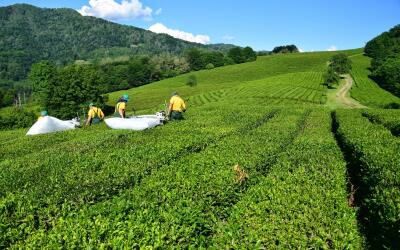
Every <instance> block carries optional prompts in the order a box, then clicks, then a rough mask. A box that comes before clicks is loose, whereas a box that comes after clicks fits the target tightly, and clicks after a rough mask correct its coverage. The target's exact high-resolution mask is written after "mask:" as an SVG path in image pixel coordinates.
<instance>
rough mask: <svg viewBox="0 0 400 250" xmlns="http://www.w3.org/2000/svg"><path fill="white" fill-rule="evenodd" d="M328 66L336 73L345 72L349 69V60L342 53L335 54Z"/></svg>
mask: <svg viewBox="0 0 400 250" xmlns="http://www.w3.org/2000/svg"><path fill="white" fill-rule="evenodd" d="M330 66H331V67H332V68H333V70H334V71H335V72H336V73H338V74H347V73H349V72H350V70H351V60H350V59H349V57H348V56H347V55H346V54H344V53H340V54H336V55H334V56H333V57H332V58H331V60H330Z"/></svg>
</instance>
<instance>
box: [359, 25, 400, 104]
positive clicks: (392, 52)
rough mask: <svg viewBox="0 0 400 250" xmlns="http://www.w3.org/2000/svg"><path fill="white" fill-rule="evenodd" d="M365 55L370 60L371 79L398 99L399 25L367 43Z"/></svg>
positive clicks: (399, 87) (399, 83) (399, 79)
mask: <svg viewBox="0 0 400 250" xmlns="http://www.w3.org/2000/svg"><path fill="white" fill-rule="evenodd" d="M365 54H366V55H368V56H370V57H371V58H372V61H371V69H372V77H373V78H374V79H375V80H376V81H377V82H378V84H379V85H380V86H381V87H383V88H384V89H386V90H388V91H390V92H392V93H393V94H395V95H397V96H398V97H400V76H399V73H398V72H399V67H400V66H399V65H400V25H396V26H395V27H393V28H392V29H390V30H389V31H388V32H384V33H382V34H380V35H379V36H377V37H375V38H374V39H372V40H371V41H369V42H368V43H367V44H366V46H365Z"/></svg>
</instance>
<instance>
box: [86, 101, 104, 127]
mask: <svg viewBox="0 0 400 250" xmlns="http://www.w3.org/2000/svg"><path fill="white" fill-rule="evenodd" d="M103 119H104V113H103V111H102V110H101V109H100V108H98V107H96V106H94V103H90V104H89V112H88V118H87V120H86V126H89V125H92V124H98V123H100V122H101V120H103Z"/></svg>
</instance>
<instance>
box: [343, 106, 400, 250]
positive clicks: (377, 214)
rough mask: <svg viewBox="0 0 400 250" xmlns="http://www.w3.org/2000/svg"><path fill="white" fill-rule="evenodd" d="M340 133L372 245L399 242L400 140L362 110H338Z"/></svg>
mask: <svg viewBox="0 0 400 250" xmlns="http://www.w3.org/2000/svg"><path fill="white" fill-rule="evenodd" d="M336 121H337V123H338V124H339V128H338V131H337V132H338V136H339V137H340V140H341V142H342V144H343V145H344V148H345V150H346V152H347V153H348V154H349V156H350V158H351V159H352V162H351V163H350V164H351V165H350V166H351V167H352V172H354V174H353V175H354V180H355V181H356V185H357V186H358V191H357V196H358V197H359V198H358V199H359V203H360V207H361V210H360V214H361V216H362V217H363V218H364V219H363V221H362V222H363V223H364V225H365V228H366V233H367V238H368V239H369V243H370V244H371V247H373V248H382V247H383V248H392V249H396V248H397V246H399V245H400V234H399V229H400V227H399V221H400V190H399V186H400V141H399V140H398V138H396V137H394V136H393V135H392V134H391V133H390V132H389V131H388V130H387V129H386V128H385V127H383V126H382V125H375V124H373V123H371V122H370V121H368V119H367V118H365V117H362V116H361V113H360V112H357V111H350V110H347V111H345V110H342V111H338V112H337V113H336Z"/></svg>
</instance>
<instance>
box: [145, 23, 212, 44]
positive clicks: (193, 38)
mask: <svg viewBox="0 0 400 250" xmlns="http://www.w3.org/2000/svg"><path fill="white" fill-rule="evenodd" d="M149 30H150V31H152V32H154V33H164V34H168V35H170V36H173V37H175V38H179V39H182V40H185V41H189V42H195V43H201V44H207V43H209V42H210V37H209V36H207V35H193V34H192V33H188V32H185V31H181V30H174V29H170V28H168V27H166V26H165V25H164V24H162V23H156V24H153V25H152V26H150V28H149Z"/></svg>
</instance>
